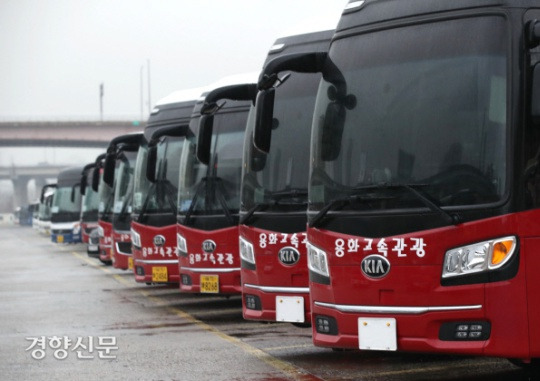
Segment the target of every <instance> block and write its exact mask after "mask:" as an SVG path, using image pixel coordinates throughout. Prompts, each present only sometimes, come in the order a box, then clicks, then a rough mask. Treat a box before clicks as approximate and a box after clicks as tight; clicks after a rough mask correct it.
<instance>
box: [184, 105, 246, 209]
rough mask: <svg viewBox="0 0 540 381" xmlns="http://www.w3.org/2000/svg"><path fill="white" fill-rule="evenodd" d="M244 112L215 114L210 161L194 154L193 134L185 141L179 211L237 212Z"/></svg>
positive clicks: (193, 124)
mask: <svg viewBox="0 0 540 381" xmlns="http://www.w3.org/2000/svg"><path fill="white" fill-rule="evenodd" d="M246 119H247V112H246V111H241V112H239V111H238V112H222V113H219V114H216V115H214V127H213V132H212V148H211V152H210V164H209V165H208V166H206V165H204V164H202V163H200V162H199V161H198V160H197V157H196V138H195V137H190V138H188V139H186V140H185V142H184V149H183V151H182V158H181V162H180V178H179V186H178V189H179V193H178V195H179V197H178V200H179V201H178V212H179V214H180V215H186V213H189V214H190V215H191V216H197V215H199V216H202V215H207V216H208V215H218V214H219V215H223V214H224V213H225V210H228V212H230V213H231V214H237V213H238V209H239V207H240V177H241V168H242V144H243V141H244V131H245V127H246ZM198 121H199V118H192V120H191V123H190V129H191V130H192V131H197V123H198Z"/></svg>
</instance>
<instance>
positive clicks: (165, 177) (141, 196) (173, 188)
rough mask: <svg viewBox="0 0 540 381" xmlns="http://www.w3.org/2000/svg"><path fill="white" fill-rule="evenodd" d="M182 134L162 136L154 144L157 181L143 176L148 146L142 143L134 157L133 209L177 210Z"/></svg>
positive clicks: (160, 211)
mask: <svg viewBox="0 0 540 381" xmlns="http://www.w3.org/2000/svg"><path fill="white" fill-rule="evenodd" d="M183 141H184V138H183V137H171V136H167V137H163V138H161V140H160V141H159V143H158V144H157V145H156V149H157V155H156V156H157V157H156V159H157V160H156V182H155V183H150V182H149V181H148V179H147V178H146V165H147V159H148V148H147V147H141V149H139V154H138V157H137V167H136V172H137V177H136V179H135V196H134V199H133V211H134V213H141V212H144V213H145V214H148V213H150V214H152V213H172V214H176V201H177V198H178V189H177V184H178V171H179V165H180V156H181V153H182V146H183Z"/></svg>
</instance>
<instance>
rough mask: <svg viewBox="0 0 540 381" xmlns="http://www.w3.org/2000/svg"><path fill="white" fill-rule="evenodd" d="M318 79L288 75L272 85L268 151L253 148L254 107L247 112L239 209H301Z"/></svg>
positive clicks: (304, 208) (302, 75) (302, 206)
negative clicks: (271, 119)
mask: <svg viewBox="0 0 540 381" xmlns="http://www.w3.org/2000/svg"><path fill="white" fill-rule="evenodd" d="M320 79H321V76H320V74H304V73H302V74H297V73H292V74H291V77H290V78H289V79H288V80H287V81H285V82H284V83H283V84H282V85H281V86H279V87H278V88H277V89H276V98H275V102H274V114H273V115H274V127H273V129H272V142H271V144H270V152H269V153H268V154H265V153H263V152H261V151H259V150H257V149H256V148H255V147H254V146H253V143H252V142H253V131H254V128H255V112H254V111H255V110H254V108H252V110H251V111H250V115H249V118H248V122H247V127H246V134H245V139H246V140H245V142H244V150H245V151H244V160H245V162H244V165H243V168H244V173H243V181H242V204H241V209H242V211H249V210H250V209H252V208H253V207H256V206H257V205H261V204H262V205H264V206H265V211H267V212H272V211H282V212H283V211H304V212H305V210H306V205H307V185H308V176H309V171H308V168H309V143H310V135H311V121H312V118H313V108H314V104H315V96H316V94H317V86H318V85H319V82H320ZM292 137H294V138H292Z"/></svg>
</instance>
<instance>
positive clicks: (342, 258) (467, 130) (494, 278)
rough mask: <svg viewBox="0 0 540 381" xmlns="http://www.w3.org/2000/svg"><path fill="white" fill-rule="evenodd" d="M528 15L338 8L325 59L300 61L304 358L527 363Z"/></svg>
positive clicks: (531, 245) (539, 35)
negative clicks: (310, 104) (306, 111)
mask: <svg viewBox="0 0 540 381" xmlns="http://www.w3.org/2000/svg"><path fill="white" fill-rule="evenodd" d="M539 16H540V8H539V7H538V2H537V1H520V2H515V1H492V0H471V1H467V2H461V1H451V2H450V1H448V2H440V1H425V0H410V1H407V2H404V1H396V0H394V1H392V0H387V1H382V0H380V1H369V0H368V1H351V2H350V3H349V4H348V5H347V6H346V9H345V11H344V13H343V15H342V18H341V20H340V22H339V24H338V26H337V30H336V33H335V35H334V37H333V40H332V43H331V45H330V50H329V53H328V54H327V55H325V54H311V55H310V54H306V55H305V56H304V57H303V58H302V60H301V61H302V70H303V71H310V70H311V71H322V73H323V80H322V81H321V84H320V86H319V92H318V96H317V102H316V106H315V112H314V117H313V130H312V137H311V142H312V145H311V169H310V183H309V189H308V191H309V203H308V223H309V227H308V241H309V247H308V265H309V269H310V293H311V308H312V315H313V318H312V319H313V320H314V324H313V341H314V343H315V345H318V346H326V347H333V348H360V349H362V350H400V351H423V352H440V353H459V354H468V355H487V356H500V357H507V358H510V359H513V361H514V362H518V363H521V364H532V365H535V366H537V365H538V364H539V363H540V360H539V358H540V330H539V328H538V327H540V325H539V324H538V323H539V319H540V314H539V310H540V304H539V303H537V302H536V300H537V295H538V292H539V289H540V283H539V282H538V280H537V277H536V274H535V269H536V265H537V262H538V260H539V258H540V257H538V255H536V249H537V248H536V244H537V243H538V238H537V236H538V231H537V230H535V229H536V221H537V220H538V217H539V216H538V207H539V201H538V200H540V198H538V196H537V194H538V193H537V190H538V189H539V188H538V184H539V180H538V179H539V178H540V177H539V176H538V175H537V173H538V172H537V166H538V160H539V155H538V151H539V149H538V147H539V146H540V134H539V132H538V131H539V130H538V121H539V120H540V118H539V116H540V106H539V105H540V99H539V97H540V66H539V65H538V55H537V53H536V52H537V51H538V49H537V47H538V45H539V44H540V24H539V22H538V21H537V19H539V18H540V17H539ZM278 66H279V65H278ZM263 93H264V92H263ZM263 140H264V139H263Z"/></svg>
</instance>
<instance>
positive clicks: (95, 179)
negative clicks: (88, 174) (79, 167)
mask: <svg viewBox="0 0 540 381" xmlns="http://www.w3.org/2000/svg"><path fill="white" fill-rule="evenodd" d="M99 172H100V169H99V168H98V167H96V168H95V169H94V173H92V190H93V191H94V192H97V191H98V189H99Z"/></svg>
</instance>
